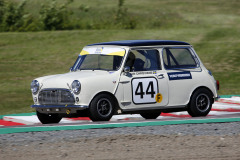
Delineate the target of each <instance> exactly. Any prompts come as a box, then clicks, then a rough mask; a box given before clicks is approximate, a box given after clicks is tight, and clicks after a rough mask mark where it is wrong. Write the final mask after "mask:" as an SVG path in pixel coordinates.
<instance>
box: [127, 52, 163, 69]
mask: <svg viewBox="0 0 240 160" xmlns="http://www.w3.org/2000/svg"><path fill="white" fill-rule="evenodd" d="M125 66H129V67H130V69H131V71H151V70H160V69H161V67H160V66H161V65H160V57H159V52H158V51H157V50H131V51H130V52H129V55H128V59H127V62H126V64H125Z"/></svg>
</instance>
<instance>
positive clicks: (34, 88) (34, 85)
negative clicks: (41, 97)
mask: <svg viewBox="0 0 240 160" xmlns="http://www.w3.org/2000/svg"><path fill="white" fill-rule="evenodd" d="M38 90H39V83H38V81H37V80H33V81H32V83H31V91H32V93H33V94H36V93H37V92H38Z"/></svg>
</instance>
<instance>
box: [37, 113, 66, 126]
mask: <svg viewBox="0 0 240 160" xmlns="http://www.w3.org/2000/svg"><path fill="white" fill-rule="evenodd" d="M37 117H38V119H39V121H40V122H41V123H42V124H50V123H59V122H60V121H61V119H62V117H60V116H59V115H58V114H43V113H40V112H38V111H37Z"/></svg>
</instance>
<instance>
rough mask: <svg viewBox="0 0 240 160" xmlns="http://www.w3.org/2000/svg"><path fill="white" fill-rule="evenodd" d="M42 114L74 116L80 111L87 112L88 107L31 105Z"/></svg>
mask: <svg viewBox="0 0 240 160" xmlns="http://www.w3.org/2000/svg"><path fill="white" fill-rule="evenodd" d="M31 108H35V109H36V111H38V112H40V113H66V114H74V113H77V112H78V111H81V110H85V109H87V108H88V106H83V105H31Z"/></svg>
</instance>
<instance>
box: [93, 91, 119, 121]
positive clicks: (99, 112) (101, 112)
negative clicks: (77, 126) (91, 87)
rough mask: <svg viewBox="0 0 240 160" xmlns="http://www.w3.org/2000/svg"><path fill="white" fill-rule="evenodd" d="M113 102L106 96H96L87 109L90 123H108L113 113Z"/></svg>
mask: <svg viewBox="0 0 240 160" xmlns="http://www.w3.org/2000/svg"><path fill="white" fill-rule="evenodd" d="M115 105H116V104H115V102H114V100H113V98H112V97H111V96H110V95H108V94H100V95H98V96H96V97H95V98H94V99H93V100H92V102H91V104H90V107H89V113H90V119H91V120H92V121H109V120H110V119H111V118H112V116H113V113H114V106H115Z"/></svg>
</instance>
